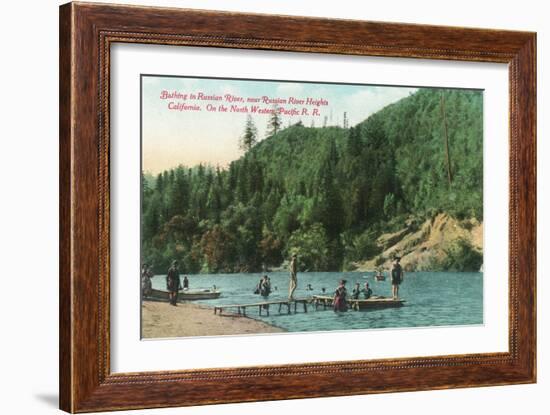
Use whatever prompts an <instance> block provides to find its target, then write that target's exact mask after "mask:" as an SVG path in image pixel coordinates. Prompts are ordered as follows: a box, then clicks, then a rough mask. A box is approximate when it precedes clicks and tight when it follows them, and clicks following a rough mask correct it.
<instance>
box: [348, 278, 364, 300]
mask: <svg viewBox="0 0 550 415" xmlns="http://www.w3.org/2000/svg"><path fill="white" fill-rule="evenodd" d="M361 291H362V290H361V285H360V284H359V283H358V282H356V283H355V288H354V289H353V291H352V292H351V298H353V299H354V300H358V299H359V296H360V295H361Z"/></svg>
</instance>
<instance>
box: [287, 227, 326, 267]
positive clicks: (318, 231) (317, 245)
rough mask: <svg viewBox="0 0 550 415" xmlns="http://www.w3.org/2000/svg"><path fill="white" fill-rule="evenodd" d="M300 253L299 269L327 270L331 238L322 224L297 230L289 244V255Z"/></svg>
mask: <svg viewBox="0 0 550 415" xmlns="http://www.w3.org/2000/svg"><path fill="white" fill-rule="evenodd" d="M294 253H295V254H298V258H299V264H300V265H299V270H300V271H312V270H327V269H328V267H329V255H330V251H329V240H328V237H327V233H326V231H325V228H324V227H323V225H322V224H320V223H316V224H314V225H312V226H311V227H310V228H309V229H304V230H302V229H299V230H296V231H295V232H294V233H293V234H292V235H291V237H290V239H289V241H288V245H287V257H290V256H291V255H292V254H294Z"/></svg>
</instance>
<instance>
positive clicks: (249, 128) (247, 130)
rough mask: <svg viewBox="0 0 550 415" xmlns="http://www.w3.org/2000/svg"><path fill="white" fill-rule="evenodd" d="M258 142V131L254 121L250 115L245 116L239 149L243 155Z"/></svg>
mask: <svg viewBox="0 0 550 415" xmlns="http://www.w3.org/2000/svg"><path fill="white" fill-rule="evenodd" d="M257 142H258V130H257V129H256V125H254V121H253V120H252V117H251V116H250V115H247V116H246V123H245V125H244V132H243V135H242V136H241V139H240V141H239V148H240V149H241V150H243V151H244V152H245V153H246V152H248V151H250V149H251V148H252V147H254V145H256V143H257Z"/></svg>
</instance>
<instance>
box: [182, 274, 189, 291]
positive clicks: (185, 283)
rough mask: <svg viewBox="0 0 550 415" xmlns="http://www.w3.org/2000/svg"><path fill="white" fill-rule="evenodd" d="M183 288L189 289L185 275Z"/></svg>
mask: <svg viewBox="0 0 550 415" xmlns="http://www.w3.org/2000/svg"><path fill="white" fill-rule="evenodd" d="M183 289H184V290H188V289H189V278H187V275H186V276H185V277H183Z"/></svg>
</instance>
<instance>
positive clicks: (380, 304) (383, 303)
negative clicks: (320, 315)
mask: <svg viewBox="0 0 550 415" xmlns="http://www.w3.org/2000/svg"><path fill="white" fill-rule="evenodd" d="M347 302H348V307H349V308H351V309H352V310H356V311H360V310H372V309H380V308H392V307H402V306H403V305H405V300H403V299H401V298H399V299H397V300H394V299H393V298H388V297H382V296H379V295H373V296H372V297H370V298H368V299H357V300H355V299H353V298H348V299H347ZM313 303H314V304H315V308H318V307H319V306H323V307H324V308H327V307H329V306H332V297H329V296H324V295H314V296H313Z"/></svg>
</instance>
